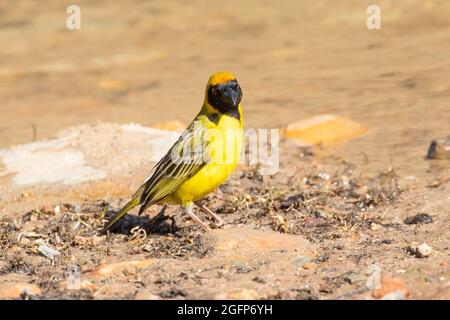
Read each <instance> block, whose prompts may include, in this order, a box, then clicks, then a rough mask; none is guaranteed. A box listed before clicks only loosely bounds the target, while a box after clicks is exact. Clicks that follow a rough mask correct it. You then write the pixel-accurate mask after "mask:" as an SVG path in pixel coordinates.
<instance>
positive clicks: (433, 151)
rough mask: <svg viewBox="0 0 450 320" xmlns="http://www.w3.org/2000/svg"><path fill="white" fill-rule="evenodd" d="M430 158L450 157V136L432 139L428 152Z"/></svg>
mask: <svg viewBox="0 0 450 320" xmlns="http://www.w3.org/2000/svg"><path fill="white" fill-rule="evenodd" d="M427 158H428V159H446V160H449V159H450V136H448V137H445V138H441V139H436V140H433V141H431V144H430V147H429V148H428V153H427Z"/></svg>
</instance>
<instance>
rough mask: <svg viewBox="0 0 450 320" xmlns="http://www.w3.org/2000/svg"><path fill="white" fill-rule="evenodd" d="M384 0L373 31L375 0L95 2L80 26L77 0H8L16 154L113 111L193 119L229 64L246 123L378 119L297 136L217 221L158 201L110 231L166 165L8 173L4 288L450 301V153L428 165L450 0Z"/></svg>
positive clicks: (30, 294)
mask: <svg viewBox="0 0 450 320" xmlns="http://www.w3.org/2000/svg"><path fill="white" fill-rule="evenodd" d="M377 2H378V4H379V5H380V7H381V10H382V27H383V29H382V30H374V31H369V30H368V29H367V28H366V24H365V21H366V18H367V14H366V8H367V6H368V5H369V4H372V3H373V1H338V2H332V5H330V3H331V1H326V0H322V1H296V0H290V1H281V2H276V3H275V2H273V3H272V2H271V1H268V2H261V1H256V0H255V1H253V0H250V1H227V2H222V3H221V5H220V6H217V5H206V4H205V3H204V2H202V1H199V0H194V1H189V2H183V1H175V2H167V1H166V2H164V1H155V2H147V1H118V2H114V3H111V1H96V2H95V3H92V2H90V1H79V5H80V7H81V10H82V29H81V30H77V31H68V30H67V29H66V28H65V19H66V17H67V14H66V13H65V9H66V5H65V4H64V3H62V2H60V1H56V0H54V1H50V0H48V1H45V2H39V4H38V3H37V2H32V1H2V2H1V3H0V40H1V42H2V44H3V45H2V50H0V82H1V86H0V99H1V101H2V103H0V114H1V119H2V120H3V121H0V147H2V148H7V147H10V146H12V145H16V144H20V143H28V142H31V141H33V140H39V139H42V138H47V137H50V136H52V135H54V134H56V132H58V131H59V130H61V129H65V128H67V127H69V126H72V125H77V124H83V123H92V122H95V121H97V120H102V121H111V122H115V123H130V122H134V123H140V124H142V125H145V126H151V125H153V124H155V123H158V122H161V121H167V120H173V119H176V120H180V121H182V122H185V123H187V122H188V121H190V120H191V119H192V117H193V116H194V115H195V114H196V112H197V111H198V109H199V107H200V104H201V102H202V99H203V88H204V85H205V83H206V79H207V77H208V76H209V74H211V73H212V72H215V71H218V70H222V69H227V70H230V71H233V72H234V73H236V74H237V76H238V79H239V81H240V83H241V86H242V88H243V90H244V100H243V108H244V113H245V121H246V127H247V128H253V127H256V128H259V127H263V128H266V127H281V126H283V125H285V124H287V123H290V122H292V121H294V120H298V119H304V118H307V117H311V116H314V115H317V114H324V113H334V114H339V115H342V116H346V117H349V118H352V119H353V120H355V121H357V122H359V123H362V124H364V125H365V126H367V127H368V128H369V131H368V133H367V134H366V135H364V136H363V137H361V138H359V139H356V140H352V141H350V142H347V143H344V144H341V145H337V146H333V147H330V148H327V149H324V148H320V147H314V148H306V149H305V148H303V147H299V146H298V145H296V144H294V143H293V142H291V141H283V142H282V148H281V167H280V172H279V173H278V174H276V175H273V176H261V175H260V174H259V172H258V168H255V167H250V166H247V167H241V168H239V169H238V170H237V171H236V172H235V173H234V174H233V176H232V177H231V179H230V180H229V181H228V182H227V183H226V184H225V185H223V186H222V187H221V188H220V190H217V191H216V192H214V193H213V194H211V195H210V196H208V197H207V198H206V199H205V202H206V203H207V204H208V206H210V207H211V208H213V209H215V210H216V211H217V212H218V213H219V214H220V215H221V217H223V219H225V220H226V221H227V226H226V227H224V228H222V229H214V230H212V231H210V232H206V233H205V232H203V231H201V230H199V229H198V228H197V227H196V226H194V225H192V224H191V223H190V221H189V220H188V219H187V218H186V217H184V216H182V215H180V214H179V212H178V209H177V208H175V207H170V208H168V210H167V211H166V212H165V215H164V216H157V214H158V212H159V210H160V209H161V208H160V207H158V206H155V207H152V208H150V209H149V210H148V212H147V213H148V216H142V217H135V216H133V215H130V216H127V217H126V219H124V221H123V222H121V224H120V225H119V226H118V227H117V229H115V230H112V232H111V233H110V234H109V235H107V236H105V235H103V236H102V235H99V233H98V229H99V228H101V226H102V224H103V222H104V218H105V216H108V215H109V214H111V212H112V211H114V210H117V208H118V207H119V206H120V205H122V204H123V203H124V202H125V201H126V200H127V197H128V196H129V195H130V194H131V192H133V191H134V190H135V188H136V187H137V186H138V185H139V182H141V181H142V179H143V177H145V175H146V173H147V172H148V170H149V169H150V167H151V163H146V162H142V161H141V162H139V163H134V162H133V167H130V168H127V169H129V171H126V172H121V175H120V176H113V177H108V178H107V179H103V180H100V181H94V182H89V183H83V184H82V185H81V186H69V187H63V188H59V187H58V186H53V185H41V184H37V185H32V186H29V188H26V189H22V190H19V189H17V190H16V189H14V190H13V189H10V188H9V187H8V188H6V187H5V186H2V185H1V181H0V190H1V191H2V195H0V217H1V222H0V288H2V289H1V290H0V293H1V294H3V296H2V298H8V297H10V296H8V294H10V295H11V296H13V297H15V298H27V299H32V298H40V299H45V298H68V299H72V298H82V299H92V298H94V299H104V298H123V299H169V298H177V299H178V298H188V299H196V298H206V299H210V298H248V299H373V298H381V297H384V298H412V299H423V298H435V299H450V292H449V291H450V259H449V255H450V248H449V239H450V229H449V227H448V226H449V223H450V197H449V195H450V192H449V191H450V179H449V177H450V165H449V162H448V160H426V159H425V155H426V151H427V147H428V145H429V143H430V141H431V140H432V139H435V138H439V137H443V136H446V135H448V134H449V123H450V76H449V75H450V72H449V71H450V59H449V54H448V52H450V41H449V40H450V39H449V37H450V35H449V33H448V29H449V26H450V20H449V19H448V17H449V15H450V2H446V1H437V0H436V1H432V0H426V1H425V0H421V1H419V0H408V1H395V2H393V1H388V0H383V1H377ZM127 152H133V150H127ZM134 152H136V154H138V153H139V150H135V151H134ZM116 157H118V159H119V160H120V158H121V157H124V158H123V159H125V158H126V154H122V153H119V152H118V153H117V154H116ZM119 160H117V159H115V161H119ZM2 166H3V164H2V163H0V170H1V168H2ZM1 178H2V179H5V177H1ZM9 178H10V177H7V179H9ZM133 213H135V212H133ZM154 217H157V218H154ZM202 217H203V216H202ZM152 218H153V220H151V219H152ZM203 218H205V219H206V217H203ZM136 226H138V227H139V228H135V227H136ZM133 228H135V229H133ZM423 243H426V244H427V245H428V246H429V247H431V248H432V252H431V254H429V255H428V253H427V248H426V247H424V246H421V247H420V248H421V249H420V250H419V249H418V246H419V245H421V244H423ZM48 248H50V249H48ZM52 249H53V250H56V251H57V252H58V254H56V255H55V252H53V251H52ZM49 250H50V251H49ZM46 255H47V256H46ZM377 281H378V282H379V283H378V284H377V283H376V282H377ZM374 283H375V284H374ZM16 285H18V286H19V287H20V286H22V287H23V286H25V285H26V286H30V288H29V289H27V290H18V289H17V288H16ZM374 287H375V288H374ZM11 292H12V293H11ZM17 292H19V294H17Z"/></svg>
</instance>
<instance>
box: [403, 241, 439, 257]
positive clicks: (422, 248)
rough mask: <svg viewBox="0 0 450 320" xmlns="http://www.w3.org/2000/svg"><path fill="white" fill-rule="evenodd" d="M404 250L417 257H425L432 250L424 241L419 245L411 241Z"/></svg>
mask: <svg viewBox="0 0 450 320" xmlns="http://www.w3.org/2000/svg"><path fill="white" fill-rule="evenodd" d="M406 250H407V251H408V252H409V253H410V254H412V255H415V256H416V257H417V258H426V257H428V256H430V255H431V253H432V252H433V248H431V247H430V246H429V245H428V244H426V243H422V244H420V245H418V244H417V243H411V244H410V246H409V247H407V248H406Z"/></svg>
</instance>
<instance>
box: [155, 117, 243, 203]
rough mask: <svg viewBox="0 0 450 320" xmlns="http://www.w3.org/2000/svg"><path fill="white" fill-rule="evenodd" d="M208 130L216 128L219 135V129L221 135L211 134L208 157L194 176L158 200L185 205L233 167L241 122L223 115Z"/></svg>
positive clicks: (238, 151) (239, 144) (214, 185)
mask: <svg viewBox="0 0 450 320" xmlns="http://www.w3.org/2000/svg"><path fill="white" fill-rule="evenodd" d="M223 128H226V129H223ZM212 129H216V130H217V131H216V132H217V133H219V134H220V132H221V138H218V136H217V135H216V136H214V135H212V136H211V139H212V140H211V141H212V142H211V149H210V150H211V152H210V156H211V160H210V161H209V162H208V163H207V164H206V165H205V166H204V167H203V168H202V169H201V170H200V171H199V172H198V173H197V174H196V175H195V176H193V177H192V178H191V179H189V180H188V181H186V182H185V183H184V184H183V185H182V186H181V187H180V188H179V189H178V190H177V191H175V192H174V193H173V194H171V195H170V196H167V197H166V198H164V199H163V200H162V201H161V202H163V203H168V204H184V205H186V204H190V203H192V202H193V201H197V200H199V199H201V198H203V197H204V196H206V195H207V194H208V193H210V192H211V191H213V190H214V189H216V188H217V187H218V186H220V185H221V184H222V183H223V182H224V181H225V180H226V179H227V178H228V177H229V175H230V174H231V172H232V171H233V170H234V168H235V167H236V164H237V163H238V161H239V159H240V154H241V149H242V142H243V130H242V128H241V124H240V123H239V121H237V120H236V119H234V118H228V117H223V120H221V121H220V122H219V124H218V125H217V126H214V127H213V128H212ZM227 130H228V131H227ZM225 131H226V132H227V133H225Z"/></svg>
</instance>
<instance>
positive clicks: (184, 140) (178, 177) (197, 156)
mask: <svg viewBox="0 0 450 320" xmlns="http://www.w3.org/2000/svg"><path fill="white" fill-rule="evenodd" d="M204 133H205V128H204V127H203V126H199V125H198V124H197V125H196V124H195V122H193V123H192V124H191V125H190V126H189V127H188V128H187V129H186V130H185V131H184V132H183V134H182V135H181V136H180V138H179V139H178V140H177V142H175V144H174V145H173V146H172V148H170V150H169V151H168V152H167V154H166V155H165V156H164V157H163V158H162V159H161V160H160V161H159V162H158V163H157V164H156V165H155V167H154V168H153V169H152V171H151V172H150V174H149V176H148V178H147V180H146V181H145V182H144V184H143V185H142V186H141V188H139V190H138V192H139V193H140V201H139V202H140V203H141V204H142V207H141V210H140V212H143V211H144V210H145V209H146V208H147V207H149V206H151V205H152V204H155V203H157V202H159V201H160V200H162V199H163V198H165V197H166V196H168V195H170V194H172V193H173V192H175V191H176V190H177V189H179V188H180V187H181V186H182V185H183V183H185V182H186V181H187V180H189V178H191V177H192V176H194V175H195V174H197V173H198V172H199V171H200V169H201V168H203V167H204V166H205V164H206V163H207V160H208V157H206V156H205V154H204V153H205V152H206V151H207V150H208V148H207V141H205V140H206V139H203V137H204ZM173 155H178V158H177V159H173Z"/></svg>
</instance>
